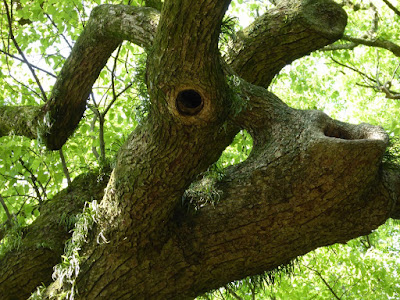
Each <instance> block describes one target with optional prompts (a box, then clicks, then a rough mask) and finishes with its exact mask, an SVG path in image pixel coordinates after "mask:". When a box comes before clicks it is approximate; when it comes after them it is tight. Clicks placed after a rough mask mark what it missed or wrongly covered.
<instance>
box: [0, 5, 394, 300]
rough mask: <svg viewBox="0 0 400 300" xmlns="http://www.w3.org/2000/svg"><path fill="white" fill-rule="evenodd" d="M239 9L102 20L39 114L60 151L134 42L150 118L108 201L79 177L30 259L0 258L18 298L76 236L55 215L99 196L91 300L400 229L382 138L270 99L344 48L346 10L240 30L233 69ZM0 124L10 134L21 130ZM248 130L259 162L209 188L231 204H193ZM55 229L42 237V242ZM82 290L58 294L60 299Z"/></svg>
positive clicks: (231, 273) (32, 239) (199, 279)
mask: <svg viewBox="0 0 400 300" xmlns="http://www.w3.org/2000/svg"><path fill="white" fill-rule="evenodd" d="M149 2H150V1H149ZM229 2H230V1H228V0H213V1H211V0H201V1H196V2H193V1H187V0H169V1H168V0H166V1H164V4H163V7H162V12H161V13H160V12H159V11H158V10H156V9H153V8H136V7H128V6H122V5H115V6H114V5H107V6H100V7H98V8H96V9H95V10H94V12H93V13H92V15H91V20H90V22H89V25H88V26H87V27H86V28H85V31H84V32H83V33H82V35H81V37H80V38H79V40H78V41H77V43H76V45H75V47H74V50H73V52H72V54H71V56H70V57H69V58H68V60H67V61H66V63H65V66H64V68H63V70H62V72H61V74H60V75H59V78H58V81H57V83H56V85H55V87H54V88H53V92H52V97H51V99H50V101H49V102H48V103H46V104H45V105H44V106H43V107H42V108H41V110H42V112H45V114H44V115H45V116H46V117H45V118H46V122H44V124H45V125H46V126H47V127H46V128H47V129H46V130H45V131H42V132H45V137H46V138H45V139H46V141H47V145H48V146H49V148H51V149H57V148H59V147H60V146H61V145H62V144H63V143H64V142H65V141H66V139H67V138H68V136H69V135H70V134H71V132H72V131H73V130H74V129H75V127H76V126H77V124H78V122H79V120H80V118H81V116H82V114H83V111H84V109H85V103H86V98H87V96H88V92H89V91H90V88H91V86H92V84H93V82H94V80H95V79H96V78H97V75H98V73H99V72H100V70H101V68H102V67H103V66H104V64H105V63H106V61H107V58H108V57H109V56H110V54H111V52H112V51H113V49H114V48H115V47H116V46H117V45H118V44H119V43H120V42H121V41H122V40H125V39H126V40H130V41H131V42H134V43H137V44H140V45H142V46H144V47H146V48H147V49H148V51H149V54H150V55H149V58H148V62H147V78H146V80H147V86H148V91H149V95H150V111H149V116H148V118H147V119H146V120H145V121H144V122H143V124H141V125H140V126H138V127H137V128H136V129H135V130H134V131H133V132H132V134H131V135H130V137H129V138H128V140H127V142H126V143H125V144H124V146H123V147H122V148H121V150H120V152H119V155H118V160H117V164H116V167H115V169H114V170H113V172H112V174H111V176H110V179H109V180H108V184H107V188H106V189H105V192H104V197H103V188H104V186H105V183H104V182H106V181H107V180H103V181H101V182H100V183H98V184H97V185H94V186H93V188H85V187H83V186H82V181H81V180H83V179H79V178H78V179H76V180H75V181H74V183H73V186H76V188H72V190H70V191H66V192H62V193H61V194H60V195H59V196H57V197H55V198H54V199H53V200H52V201H50V202H49V203H47V204H45V206H44V209H43V212H42V214H41V216H40V217H39V218H38V219H37V220H36V221H35V222H34V223H33V224H32V225H31V226H30V227H29V228H27V229H26V234H25V238H24V239H23V240H22V245H21V247H20V248H19V249H16V250H15V251H14V252H13V253H9V254H8V255H7V256H6V257H5V259H4V260H2V261H1V262H0V264H1V268H0V278H1V279H0V294H1V295H5V296H4V299H24V298H26V297H27V296H29V293H30V292H31V291H32V289H33V288H34V286H35V285H37V284H38V283H40V282H44V283H46V284H48V283H50V282H51V273H52V267H53V265H54V264H55V263H56V262H58V261H59V260H60V255H61V254H62V249H63V246H64V242H65V240H66V239H67V238H68V236H69V235H68V231H67V230H66V229H65V227H62V226H53V225H52V224H56V223H57V219H56V218H55V217H54V211H58V210H60V209H64V208H65V207H67V208H68V209H67V210H66V211H67V212H66V213H67V215H71V214H74V213H75V212H76V211H79V210H80V209H82V206H83V203H84V201H86V200H87V199H91V198H92V199H93V197H94V198H95V199H99V198H100V197H103V200H102V202H101V205H100V211H99V214H98V218H97V221H96V224H95V227H94V228H93V230H92V232H91V233H90V235H89V237H88V240H87V243H86V244H85V245H84V246H83V247H82V249H81V250H80V255H81V258H82V260H81V265H80V272H79V275H78V277H77V278H76V287H75V288H76V289H77V291H78V292H79V293H78V294H77V296H76V298H79V299H190V298H193V297H195V296H197V295H199V294H200V293H202V292H205V291H207V290H210V289H212V288H217V287H219V286H221V285H224V284H226V283H228V282H230V281H232V280H235V279H240V278H243V277H245V276H248V275H254V274H259V273H262V272H264V271H266V270H271V269H273V268H276V267H277V266H280V265H282V264H285V263H287V262H289V261H290V260H291V259H293V258H295V257H297V256H298V255H302V254H305V253H307V252H308V251H310V250H313V249H315V248H317V247H320V246H325V245H329V244H333V243H336V242H346V241H348V240H349V239H352V238H354V237H357V236H360V235H365V234H367V233H369V232H370V231H371V230H373V229H375V228H376V227H377V226H379V225H380V224H382V223H383V222H385V220H386V219H387V218H389V217H399V215H400V213H399V211H400V209H399V203H398V202H399V199H398V195H399V188H400V180H399V179H400V178H399V175H398V173H397V172H396V170H395V169H393V168H391V169H389V168H385V166H384V165H383V164H382V157H383V154H384V152H385V149H386V147H387V145H388V138H387V135H386V134H385V132H384V131H383V130H382V129H381V128H380V127H376V126H372V125H368V124H360V125H352V124H347V123H342V122H339V121H336V120H333V119H331V118H330V117H328V116H327V115H325V114H324V113H322V112H319V111H301V110H295V109H292V108H290V107H288V106H287V105H286V104H284V102H283V101H282V100H280V99H279V98H277V97H276V96H275V95H273V94H272V93H270V92H268V91H267V90H266V89H265V88H266V87H267V86H268V85H269V83H270V82H271V80H272V78H273V77H274V76H275V75H276V74H277V73H278V72H279V71H280V70H281V68H282V67H284V65H286V64H287V63H290V62H291V61H293V60H294V59H296V58H299V57H302V56H304V55H306V54H308V53H310V52H311V51H314V50H316V49H318V48H321V47H323V46H325V45H327V44H329V43H332V42H334V41H335V40H337V39H338V38H340V37H341V35H342V34H343V31H344V28H345V26H346V14H345V13H344V11H343V10H342V9H341V8H340V7H339V6H338V5H336V4H335V3H334V2H331V1H328V0H321V1H307V0H299V1H280V3H279V5H278V6H277V8H276V9H273V10H271V11H268V12H267V13H266V14H265V15H264V16H262V17H261V18H260V19H259V20H257V21H256V22H255V23H254V24H252V25H251V26H250V27H249V28H247V29H245V30H244V31H243V32H241V33H239V34H238V37H237V39H236V40H235V41H234V42H233V44H232V48H231V49H230V52H229V57H227V58H226V60H225V61H224V60H223V59H222V58H221V57H220V55H219V52H218V36H219V29H220V26H221V21H222V18H223V16H224V14H225V11H226V9H227V7H228V5H229ZM93 52H94V53H95V54H94V55H93ZM88 70H89V71H88ZM2 109H3V110H4V111H5V108H2ZM13 109H14V110H16V111H17V113H21V112H20V111H21V109H22V108H13ZM52 109H54V111H52ZM64 109H65V110H67V111H69V110H71V112H72V111H74V112H76V111H79V114H78V115H76V114H75V115H74V116H72V115H71V114H69V113H66V114H61V113H60V112H61V111H64ZM1 112H2V110H1V109H0V113H1ZM48 112H50V113H49V114H48ZM22 120H24V119H22ZM26 122H27V124H28V123H29V122H31V121H30V120H26ZM0 125H1V126H2V128H0V133H2V134H3V135H4V134H7V132H10V131H11V130H12V128H11V129H9V127H7V126H8V125H7V126H6V125H3V123H0ZM3 127H4V128H7V129H3ZM241 129H246V130H247V131H248V132H249V133H250V134H251V136H252V137H253V141H254V145H253V150H252V152H251V154H250V156H249V158H248V159H247V160H246V161H245V162H243V163H241V164H239V165H235V166H232V167H230V168H228V169H227V170H226V171H225V176H224V177H223V178H222V179H221V180H220V181H218V182H213V183H212V184H211V185H210V189H212V190H213V193H214V195H217V200H218V201H214V202H213V201H210V202H209V203H207V202H206V203H201V205H198V206H197V207H198V209H197V210H192V209H190V207H189V209H188V207H187V206H185V205H186V204H187V203H188V202H191V203H196V201H198V202H199V203H200V202H201V201H203V199H196V195H191V198H190V199H188V198H185V197H184V195H185V190H187V188H188V187H189V185H190V184H191V183H193V182H194V181H195V180H197V179H198V176H199V174H201V173H202V172H204V171H205V170H206V169H207V168H208V167H209V166H210V165H211V164H212V163H214V162H215V161H216V160H217V159H218V157H219V156H220V154H221V153H222V151H223V150H224V149H225V148H226V147H227V146H228V145H229V144H230V143H231V141H232V139H233V137H234V136H235V135H236V134H237V133H238V131H239V130H241ZM39 131H40V130H39ZM64 131H65V133H63V134H62V136H58V134H60V132H64ZM3 132H4V133H3ZM14 132H15V133H16V134H21V135H27V136H29V137H31V138H35V137H36V136H35V135H34V134H33V133H29V132H28V133H25V132H23V131H18V130H14ZM32 132H35V131H34V130H33V131H32ZM95 178H96V177H93V178H92V177H90V176H89V177H87V178H86V179H84V180H87V181H88V182H89V183H90V184H94V182H95V181H96V179H95ZM204 180H207V178H205V179H204ZM83 182H85V181H83ZM89 183H87V182H86V183H85V186H89V187H90V186H91V185H90V184H89ZM199 184H202V182H201V181H200V182H199ZM75 192H79V193H82V195H81V196H80V197H75V196H74V193H75ZM77 198H79V200H78V199H77ZM214 200H215V199H214ZM182 201H183V202H184V203H183V204H184V205H182ZM212 202H213V203H212ZM46 226H49V228H51V231H50V234H48V235H46V237H44V236H43V234H40V233H38V231H40V228H48V227H46ZM49 230H50V229H49ZM99 237H101V239H100V240H99ZM101 241H103V242H101ZM37 242H39V243H40V242H41V245H42V247H36V248H35V247H34V246H32V245H36V244H35V243H37ZM27 251H33V252H32V253H33V254H32V255H28V254H27V253H28V252H27ZM32 257H37V259H35V260H33V259H32ZM27 274H35V275H34V276H35V278H33V277H32V276H28V275H27ZM25 285H26V286H27V287H26V288H24V289H21V288H15V287H19V286H25ZM70 288H71V287H70V286H69V285H68V284H63V283H60V282H58V283H54V284H51V285H50V286H49V288H48V289H47V293H46V295H47V297H48V298H54V297H57V294H59V293H62V292H63V291H68V289H70Z"/></svg>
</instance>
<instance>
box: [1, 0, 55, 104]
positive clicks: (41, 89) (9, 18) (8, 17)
mask: <svg viewBox="0 0 400 300" xmlns="http://www.w3.org/2000/svg"><path fill="white" fill-rule="evenodd" d="M3 3H4V6H5V9H6V15H7V21H8V27H9V35H10V38H11V40H12V41H13V43H14V46H15V48H17V51H18V53H19V55H20V56H21V57H22V59H23V60H24V62H25V63H26V65H27V66H28V68H29V70H30V71H31V73H32V76H33V78H34V79H35V81H36V84H37V85H38V87H39V89H40V91H41V93H42V97H43V100H44V101H45V102H47V96H46V93H45V92H44V89H43V87H42V85H41V83H40V81H39V78H38V77H37V76H36V73H35V70H34V69H33V68H32V66H31V64H30V63H29V61H28V60H27V58H26V57H25V54H24V52H23V51H22V50H21V48H20V47H19V45H18V43H17V40H16V39H15V37H14V33H13V30H12V20H11V16H10V11H9V8H8V4H7V1H6V0H3Z"/></svg>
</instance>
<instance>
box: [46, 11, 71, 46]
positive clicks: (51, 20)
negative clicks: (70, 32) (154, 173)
mask: <svg viewBox="0 0 400 300" xmlns="http://www.w3.org/2000/svg"><path fill="white" fill-rule="evenodd" d="M44 14H45V15H46V17H47V18H48V19H49V20H50V23H51V24H52V25H53V26H54V28H55V29H56V30H57V33H58V34H59V35H61V36H62V38H63V39H64V42H65V43H66V44H67V45H68V47H69V48H70V49H72V46H71V44H70V43H69V41H68V39H67V38H66V37H65V35H64V34H63V33H60V30H58V27H57V24H56V23H54V21H53V19H52V18H51V17H50V15H49V14H48V13H44Z"/></svg>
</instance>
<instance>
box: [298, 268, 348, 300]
mask: <svg viewBox="0 0 400 300" xmlns="http://www.w3.org/2000/svg"><path fill="white" fill-rule="evenodd" d="M304 266H305V267H306V268H307V269H309V270H311V271H313V272H314V273H315V274H317V276H318V277H319V278H320V279H321V280H322V282H323V283H324V284H325V286H326V287H327V288H328V289H329V291H330V292H331V293H332V295H333V296H334V297H335V298H336V299H337V300H341V298H340V297H339V296H338V295H337V294H336V293H335V291H334V290H333V288H332V287H331V286H330V284H329V283H328V282H327V281H326V280H325V278H324V276H322V274H321V273H320V272H319V271H318V270H315V269H313V268H310V267H309V266H306V265H304Z"/></svg>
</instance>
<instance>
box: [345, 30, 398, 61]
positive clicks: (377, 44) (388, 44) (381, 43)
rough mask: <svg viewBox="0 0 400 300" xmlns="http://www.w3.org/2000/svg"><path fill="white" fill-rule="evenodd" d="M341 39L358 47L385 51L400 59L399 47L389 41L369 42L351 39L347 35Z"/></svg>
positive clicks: (361, 39)
mask: <svg viewBox="0 0 400 300" xmlns="http://www.w3.org/2000/svg"><path fill="white" fill-rule="evenodd" d="M342 39H343V40H345V41H349V42H352V43H355V44H358V45H365V46H370V47H378V48H382V49H386V50H388V51H390V52H392V53H393V54H394V55H396V56H397V57H400V46H399V45H397V44H395V43H393V42H391V41H387V40H382V39H376V40H369V39H364V38H356V37H351V36H349V35H344V36H343V37H342Z"/></svg>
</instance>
